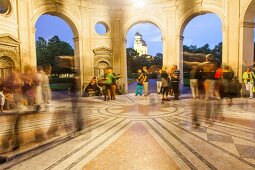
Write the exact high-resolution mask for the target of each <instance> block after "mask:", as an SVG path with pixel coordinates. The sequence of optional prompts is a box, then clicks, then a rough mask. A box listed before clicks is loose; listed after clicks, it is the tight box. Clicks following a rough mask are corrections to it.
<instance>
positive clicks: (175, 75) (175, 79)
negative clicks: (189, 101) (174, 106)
mask: <svg viewBox="0 0 255 170" xmlns="http://www.w3.org/2000/svg"><path fill="white" fill-rule="evenodd" d="M170 76H171V83H172V87H173V92H174V99H175V100H179V95H180V92H179V81H180V71H179V70H178V69H177V65H173V67H172V69H171V73H170Z"/></svg>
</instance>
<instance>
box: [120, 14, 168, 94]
mask: <svg viewBox="0 0 255 170" xmlns="http://www.w3.org/2000/svg"><path fill="white" fill-rule="evenodd" d="M139 23H151V24H153V25H155V26H156V27H158V28H159V30H160V32H161V34H162V43H163V56H166V49H165V46H164V42H163V39H164V36H165V30H166V29H165V27H164V24H163V22H162V20H160V19H159V18H158V17H156V16H153V15H147V14H146V15H138V16H134V17H130V19H129V20H127V21H126V22H125V23H124V26H123V35H122V37H123V53H122V54H123V56H122V57H123V58H124V60H123V67H122V69H123V70H122V73H123V81H124V84H125V90H126V91H128V83H127V82H128V78H127V61H126V36H127V33H128V31H129V30H130V29H131V28H132V27H133V26H134V25H136V24H139ZM163 60H164V59H163Z"/></svg>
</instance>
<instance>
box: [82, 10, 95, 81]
mask: <svg viewBox="0 0 255 170" xmlns="http://www.w3.org/2000/svg"><path fill="white" fill-rule="evenodd" d="M80 8H81V13H82V14H81V21H80V22H81V32H80V35H79V39H80V40H79V44H80V69H81V72H82V75H83V76H82V77H83V83H84V84H88V83H89V82H90V80H91V79H92V77H93V76H94V64H93V56H94V54H93V51H92V45H91V44H92V41H93V40H92V35H91V34H92V32H93V30H91V29H93V28H94V26H92V25H91V24H92V22H91V13H92V11H91V10H90V9H87V8H85V7H80Z"/></svg>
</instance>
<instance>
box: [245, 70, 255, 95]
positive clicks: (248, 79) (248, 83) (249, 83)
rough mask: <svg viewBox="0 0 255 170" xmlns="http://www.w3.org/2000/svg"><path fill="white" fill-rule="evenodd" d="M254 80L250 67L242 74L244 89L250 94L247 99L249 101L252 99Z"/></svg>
mask: <svg viewBox="0 0 255 170" xmlns="http://www.w3.org/2000/svg"><path fill="white" fill-rule="evenodd" d="M254 80H255V74H254V73H253V72H252V71H251V68H250V67H247V68H246V71H245V72H244V73H243V81H244V84H245V87H246V91H247V92H248V93H250V97H249V98H250V99H252V98H253V92H252V88H253V84H254Z"/></svg>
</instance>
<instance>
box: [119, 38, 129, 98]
mask: <svg viewBox="0 0 255 170" xmlns="http://www.w3.org/2000/svg"><path fill="white" fill-rule="evenodd" d="M126 44H127V39H126V38H123V39H122V49H123V50H122V54H121V59H122V63H123V65H122V73H121V75H122V76H123V82H124V83H125V85H124V91H125V93H127V92H128V76H127V53H126V52H127V51H126Z"/></svg>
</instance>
